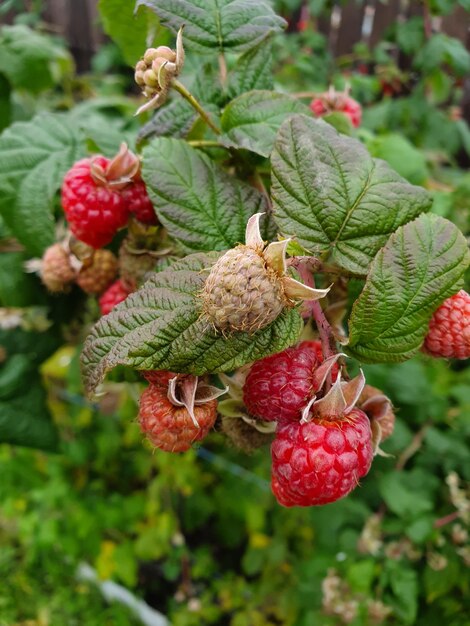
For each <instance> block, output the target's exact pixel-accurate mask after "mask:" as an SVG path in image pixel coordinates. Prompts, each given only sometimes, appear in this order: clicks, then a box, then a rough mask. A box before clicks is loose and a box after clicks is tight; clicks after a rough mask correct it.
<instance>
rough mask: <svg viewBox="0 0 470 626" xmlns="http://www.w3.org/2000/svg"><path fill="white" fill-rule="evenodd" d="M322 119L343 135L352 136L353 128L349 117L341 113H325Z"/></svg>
mask: <svg viewBox="0 0 470 626" xmlns="http://www.w3.org/2000/svg"><path fill="white" fill-rule="evenodd" d="M322 119H323V121H324V122H328V124H330V126H333V128H335V129H336V130H337V131H338V132H339V133H342V134H343V135H352V134H353V132H354V126H353V125H352V122H351V119H350V117H349V116H348V115H346V114H345V113H342V112H341V111H333V112H332V113H327V114H326V115H324V116H323V117H322Z"/></svg>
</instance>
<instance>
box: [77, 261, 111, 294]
mask: <svg viewBox="0 0 470 626" xmlns="http://www.w3.org/2000/svg"><path fill="white" fill-rule="evenodd" d="M117 270H118V261H117V259H116V257H115V256H114V254H113V253H112V252H111V251H110V250H95V252H94V254H93V257H92V258H91V259H90V260H89V261H88V262H87V263H86V264H85V265H84V266H83V267H82V269H81V270H80V272H79V273H78V276H77V285H78V286H79V287H80V288H81V289H83V291H85V292H86V293H90V294H100V293H103V291H104V290H105V289H106V288H107V287H108V286H109V285H110V284H111V283H112V282H113V280H114V278H115V277H116V274H117Z"/></svg>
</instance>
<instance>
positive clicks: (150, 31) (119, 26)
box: [98, 0, 161, 65]
mask: <svg viewBox="0 0 470 626" xmlns="http://www.w3.org/2000/svg"><path fill="white" fill-rule="evenodd" d="M98 9H99V12H100V15H101V19H102V22H103V30H104V32H105V33H106V34H107V35H109V36H110V37H111V39H113V40H114V41H115V42H116V43H117V45H118V46H119V48H120V49H121V52H122V55H123V57H124V60H125V61H126V63H128V64H129V65H135V64H136V62H137V61H138V60H139V58H140V57H141V56H143V54H144V52H145V50H146V49H147V48H149V47H150V46H151V45H152V44H153V42H154V41H155V37H156V35H157V30H158V19H157V18H156V17H155V15H154V14H153V13H152V12H150V11H147V10H143V11H138V12H135V11H134V5H133V3H132V2H122V0H99V3H98ZM159 43H161V42H160V40H159Z"/></svg>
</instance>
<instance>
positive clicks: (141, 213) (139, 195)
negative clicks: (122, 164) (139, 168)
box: [121, 180, 158, 225]
mask: <svg viewBox="0 0 470 626" xmlns="http://www.w3.org/2000/svg"><path fill="white" fill-rule="evenodd" d="M121 193H122V197H123V198H124V202H125V204H126V206H127V210H128V211H129V213H132V214H133V215H135V217H136V218H137V219H138V220H139V222H142V223H143V224H151V225H155V224H157V221H158V220H157V216H156V213H155V209H154V208H153V204H152V202H151V200H150V198H149V196H148V194H147V189H146V187H145V183H144V182H143V181H142V180H139V181H136V182H134V183H132V184H131V185H129V186H128V187H126V188H125V189H123V190H122V192H121Z"/></svg>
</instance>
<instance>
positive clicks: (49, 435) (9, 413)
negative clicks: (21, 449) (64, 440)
mask: <svg viewBox="0 0 470 626" xmlns="http://www.w3.org/2000/svg"><path fill="white" fill-rule="evenodd" d="M0 443H10V444H14V445H19V446H27V447H30V448H38V449H41V450H55V449H56V448H57V444H58V436H57V429H56V427H55V426H54V423H53V422H52V421H51V419H50V416H49V412H48V410H47V407H46V395H45V393H44V390H43V388H42V386H41V384H40V383H39V381H31V380H30V381H29V383H28V385H24V386H23V390H22V393H21V394H19V395H15V396H14V397H12V398H9V399H5V400H0Z"/></svg>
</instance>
